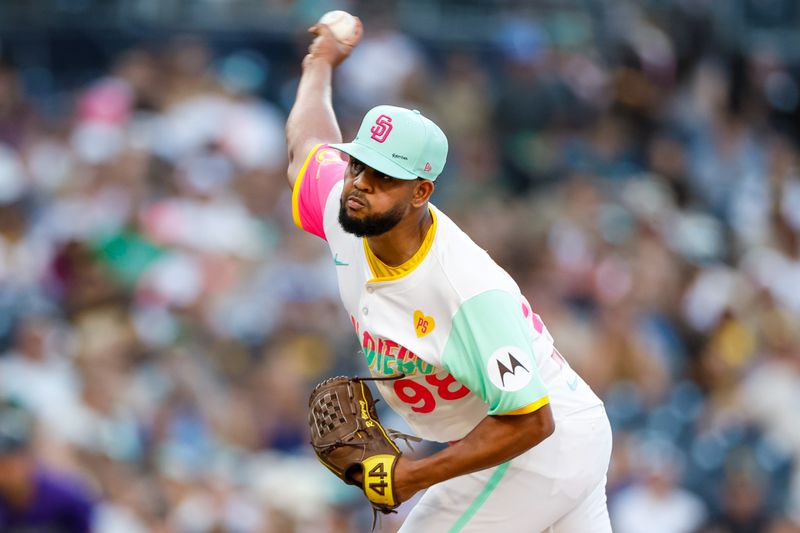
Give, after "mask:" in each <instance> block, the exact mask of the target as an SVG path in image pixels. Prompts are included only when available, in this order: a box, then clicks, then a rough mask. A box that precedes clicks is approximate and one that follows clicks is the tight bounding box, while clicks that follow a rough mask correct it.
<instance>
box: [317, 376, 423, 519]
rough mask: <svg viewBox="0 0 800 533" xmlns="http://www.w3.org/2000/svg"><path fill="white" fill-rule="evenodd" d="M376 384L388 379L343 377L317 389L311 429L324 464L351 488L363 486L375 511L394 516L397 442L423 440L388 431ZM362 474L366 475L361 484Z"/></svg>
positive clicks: (399, 454)
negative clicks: (381, 417) (373, 386)
mask: <svg viewBox="0 0 800 533" xmlns="http://www.w3.org/2000/svg"><path fill="white" fill-rule="evenodd" d="M400 377H403V376H402V375H400V376H397V377H392V378H389V379H397V378H400ZM374 379H382V378H348V377H344V376H339V377H335V378H330V379H327V380H325V381H323V382H322V383H320V384H319V385H317V386H316V387H315V388H314V391H313V392H312V393H311V398H309V400H308V407H309V413H308V424H309V426H310V427H311V446H313V448H314V451H315V452H316V454H317V458H318V459H319V461H320V462H321V463H322V464H323V465H325V466H326V467H327V468H328V469H329V470H330V471H331V472H333V473H334V474H335V475H336V476H337V477H338V478H339V479H341V480H342V481H344V482H345V483H348V484H350V485H356V486H359V485H360V487H361V489H362V490H363V491H364V494H365V495H366V496H367V499H368V500H369V501H370V503H371V504H372V507H373V508H374V509H376V510H378V511H381V512H383V513H390V512H392V511H393V510H394V509H395V508H396V507H397V506H398V505H400V502H399V501H397V498H396V497H395V493H394V468H395V465H396V464H397V460H398V458H399V457H400V456H401V455H402V452H401V451H400V449H399V448H398V447H397V445H396V444H395V443H394V440H393V438H403V439H406V440H417V441H419V440H420V439H418V438H416V437H411V436H409V435H404V434H402V433H399V432H396V431H392V430H387V429H384V427H383V426H382V425H381V423H380V421H379V420H378V414H377V412H376V411H375V403H376V402H375V400H373V398H372V393H371V392H370V390H369V387H367V385H366V383H364V381H365V380H374ZM357 473H361V475H362V479H363V481H362V482H361V483H360V484H359V483H358V481H356V478H355V477H354V476H355V475H356V474H357Z"/></svg>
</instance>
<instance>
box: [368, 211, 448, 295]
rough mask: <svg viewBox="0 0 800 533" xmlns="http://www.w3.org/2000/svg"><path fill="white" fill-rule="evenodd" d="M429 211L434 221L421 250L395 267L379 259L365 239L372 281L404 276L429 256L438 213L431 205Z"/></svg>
mask: <svg viewBox="0 0 800 533" xmlns="http://www.w3.org/2000/svg"><path fill="white" fill-rule="evenodd" d="M428 211H430V213H431V217H433V223H432V224H431V227H430V228H428V232H427V233H426V234H425V239H424V240H423V241H422V244H421V245H420V247H419V250H417V251H416V252H414V255H412V256H411V258H410V259H409V260H408V261H406V262H405V263H403V264H402V265H399V266H396V267H393V266H389V265H387V264H386V263H384V262H383V261H381V260H380V259H378V256H376V255H375V254H374V253H373V252H372V249H371V248H370V247H369V242H367V239H366V238H364V239H363V241H364V255H365V256H366V258H367V264H369V269H370V272H372V279H371V280H370V281H390V280H395V279H398V278H402V277H403V276H405V275H407V274H408V273H409V272H412V271H413V270H414V269H415V268H417V267H418V266H419V265H420V263H422V261H423V260H424V259H425V257H427V255H428V252H429V251H430V249H431V247H432V246H433V239H434V237H435V236H436V214H435V213H434V212H433V209H431V208H430V207H428Z"/></svg>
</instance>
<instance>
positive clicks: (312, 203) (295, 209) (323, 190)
mask: <svg viewBox="0 0 800 533" xmlns="http://www.w3.org/2000/svg"><path fill="white" fill-rule="evenodd" d="M345 169H347V162H346V161H344V160H343V159H342V157H341V152H339V151H338V150H335V149H333V148H330V147H329V146H328V145H327V144H319V145H317V146H315V147H314V148H313V149H312V150H311V152H310V153H309V154H308V158H307V159H306V162H305V164H304V165H303V168H302V169H301V170H300V175H298V176H297V181H296V182H295V184H294V191H293V193H292V218H293V219H294V223H295V224H296V225H297V226H298V227H299V228H300V229H303V230H305V231H307V232H309V233H313V234H314V235H316V236H318V237H321V238H323V239H325V240H327V237H326V236H325V228H324V226H323V216H324V213H325V203H326V202H327V201H328V196H329V195H330V193H331V189H332V188H333V186H334V185H336V184H337V183H338V182H339V181H340V180H341V179H342V178H344V172H345Z"/></svg>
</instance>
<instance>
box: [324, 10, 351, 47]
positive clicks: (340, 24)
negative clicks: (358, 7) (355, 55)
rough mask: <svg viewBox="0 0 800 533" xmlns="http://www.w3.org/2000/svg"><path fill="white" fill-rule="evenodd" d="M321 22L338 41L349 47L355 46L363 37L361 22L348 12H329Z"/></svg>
mask: <svg viewBox="0 0 800 533" xmlns="http://www.w3.org/2000/svg"><path fill="white" fill-rule="evenodd" d="M319 22H320V24H325V25H326V26H328V28H329V29H330V30H331V33H333V36H334V37H335V38H336V40H337V41H339V42H340V43H342V44H345V45H347V46H354V45H355V44H356V43H357V42H358V39H359V38H360V37H361V21H360V20H359V19H358V17H354V16H353V15H351V14H350V13H348V12H347V11H342V10H339V9H337V10H335V11H328V12H327V13H325V14H324V15H322V17H320V19H319Z"/></svg>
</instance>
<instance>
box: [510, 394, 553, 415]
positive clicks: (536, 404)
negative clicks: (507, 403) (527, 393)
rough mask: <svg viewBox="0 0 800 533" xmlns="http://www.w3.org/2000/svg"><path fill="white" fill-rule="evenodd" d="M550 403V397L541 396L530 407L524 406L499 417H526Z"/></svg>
mask: <svg viewBox="0 0 800 533" xmlns="http://www.w3.org/2000/svg"><path fill="white" fill-rule="evenodd" d="M548 403H550V396H543V397H542V398H539V399H538V400H536V401H535V402H533V403H532V404H530V405H526V406H525V407H520V408H519V409H514V410H513V411H509V412H507V413H503V414H502V415H501V416H505V415H527V414H528V413H532V412H534V411H538V410H539V409H541V408H542V407H544V406H545V405H547V404H548Z"/></svg>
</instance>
